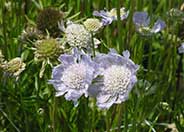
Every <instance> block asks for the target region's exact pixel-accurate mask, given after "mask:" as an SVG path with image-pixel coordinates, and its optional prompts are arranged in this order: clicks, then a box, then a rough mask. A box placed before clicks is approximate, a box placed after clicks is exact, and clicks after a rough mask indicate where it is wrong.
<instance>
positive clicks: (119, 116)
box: [118, 104, 123, 132]
mask: <svg viewBox="0 0 184 132" xmlns="http://www.w3.org/2000/svg"><path fill="white" fill-rule="evenodd" d="M118 111H119V113H118V132H121V122H122V113H123V107H122V105H121V104H120V105H119V107H118Z"/></svg>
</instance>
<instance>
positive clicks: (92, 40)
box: [91, 32, 96, 57]
mask: <svg viewBox="0 0 184 132" xmlns="http://www.w3.org/2000/svg"><path fill="white" fill-rule="evenodd" d="M93 36H94V34H93V32H91V42H92V49H93V57H95V56H96V54H95V43H94V39H93Z"/></svg>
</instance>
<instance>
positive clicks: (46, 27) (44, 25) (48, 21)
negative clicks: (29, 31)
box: [36, 8, 64, 37]
mask: <svg viewBox="0 0 184 132" xmlns="http://www.w3.org/2000/svg"><path fill="white" fill-rule="evenodd" d="M63 17H64V13H63V12H60V11H57V10H55V9H52V8H47V9H43V10H42V11H41V12H40V13H39V15H38V17H37V21H36V23H37V28H38V30H40V31H42V33H45V34H46V33H47V31H48V32H49V34H50V36H52V37H58V36H59V35H60V29H59V28H58V22H60V21H61V20H62V19H63Z"/></svg>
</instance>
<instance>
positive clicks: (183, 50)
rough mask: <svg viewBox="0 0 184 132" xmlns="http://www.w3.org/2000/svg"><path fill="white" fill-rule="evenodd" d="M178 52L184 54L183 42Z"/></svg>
mask: <svg viewBox="0 0 184 132" xmlns="http://www.w3.org/2000/svg"><path fill="white" fill-rule="evenodd" d="M178 52H179V53H180V54H184V43H182V44H181V46H180V47H179V48H178Z"/></svg>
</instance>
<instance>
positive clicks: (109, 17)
mask: <svg viewBox="0 0 184 132" xmlns="http://www.w3.org/2000/svg"><path fill="white" fill-rule="evenodd" d="M128 14H129V12H128V11H125V8H124V7H122V8H121V9H120V18H121V20H124V19H126V18H127V17H128ZM93 15H94V16H98V17H102V23H103V25H109V24H111V23H112V21H114V20H117V9H116V8H113V9H111V10H110V11H104V10H101V11H94V12H93Z"/></svg>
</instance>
